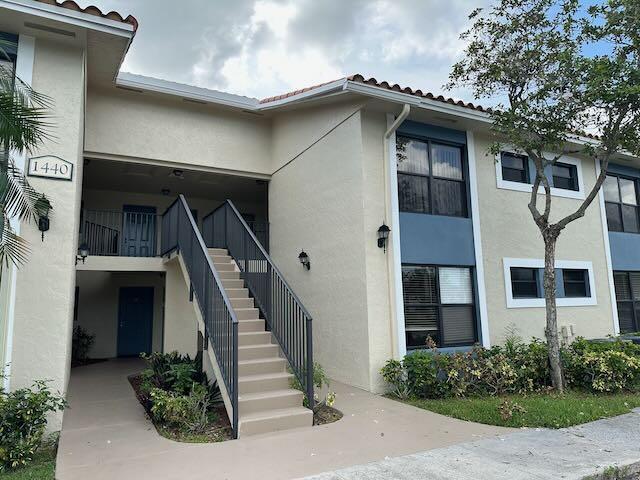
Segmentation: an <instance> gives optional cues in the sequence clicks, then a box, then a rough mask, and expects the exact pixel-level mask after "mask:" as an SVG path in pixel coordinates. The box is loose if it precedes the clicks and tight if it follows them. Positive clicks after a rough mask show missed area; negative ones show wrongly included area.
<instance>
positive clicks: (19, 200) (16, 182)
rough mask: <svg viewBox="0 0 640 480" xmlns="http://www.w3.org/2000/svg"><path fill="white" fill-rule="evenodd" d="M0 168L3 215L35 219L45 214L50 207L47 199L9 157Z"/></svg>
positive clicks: (0, 194)
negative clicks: (0, 173) (0, 172)
mask: <svg viewBox="0 0 640 480" xmlns="http://www.w3.org/2000/svg"><path fill="white" fill-rule="evenodd" d="M0 169H1V170H4V171H3V172H2V175H0V208H1V209H2V214H3V215H4V216H5V217H9V218H11V217H18V218H19V219H20V220H34V221H37V220H38V217H40V216H42V215H46V214H47V212H48V211H49V210H50V209H51V208H52V207H51V203H50V202H49V199H48V198H47V197H46V196H45V195H44V194H41V193H39V192H38V191H36V190H35V189H34V188H33V187H32V186H31V185H30V184H29V181H28V180H27V177H26V176H25V175H24V173H22V170H20V169H19V168H18V167H17V166H16V165H15V163H14V162H13V161H12V160H11V159H8V162H7V163H6V164H5V165H4V166H2V167H0ZM2 183H4V185H3V184H2Z"/></svg>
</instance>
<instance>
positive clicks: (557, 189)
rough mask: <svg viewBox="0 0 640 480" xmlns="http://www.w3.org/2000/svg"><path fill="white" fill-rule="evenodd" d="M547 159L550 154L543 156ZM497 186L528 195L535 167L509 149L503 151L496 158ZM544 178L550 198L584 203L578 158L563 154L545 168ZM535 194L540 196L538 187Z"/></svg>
mask: <svg viewBox="0 0 640 480" xmlns="http://www.w3.org/2000/svg"><path fill="white" fill-rule="evenodd" d="M545 155H546V156H547V157H548V158H550V159H551V158H553V157H552V155H551V154H547V153H545ZM495 163H496V180H497V182H496V183H497V187H498V188H502V189H505V190H515V191H518V192H527V193H530V192H531V188H532V186H533V179H534V178H535V172H536V170H535V166H534V165H533V162H532V161H531V160H529V158H528V157H527V156H526V155H523V154H522V153H516V151H515V149H513V148H504V149H503V150H502V151H501V152H500V153H499V154H498V155H496V162H495ZM546 173H547V178H548V179H549V183H550V185H551V195H554V196H556V197H565V198H575V199H577V200H584V198H585V193H584V180H583V175H582V162H581V161H580V159H579V158H574V157H570V156H568V155H563V156H562V157H561V158H560V159H559V160H558V161H557V162H556V164H555V165H550V166H548V167H547V169H546ZM538 193H544V187H543V186H542V185H540V188H539V190H538Z"/></svg>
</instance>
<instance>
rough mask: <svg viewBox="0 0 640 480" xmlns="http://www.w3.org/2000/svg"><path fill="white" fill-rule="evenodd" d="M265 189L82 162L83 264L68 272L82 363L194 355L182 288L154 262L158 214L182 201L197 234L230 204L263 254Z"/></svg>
mask: <svg viewBox="0 0 640 480" xmlns="http://www.w3.org/2000/svg"><path fill="white" fill-rule="evenodd" d="M267 189H268V183H267V182H266V181H265V180H264V179H259V178H250V177H245V176H239V175H222V174H218V173H211V172H203V171H196V170H182V169H176V168H172V167H168V166H159V165H152V164H147V163H134V162H124V161H112V160H102V159H87V160H86V161H85V168H84V178H83V188H82V209H81V214H80V219H79V220H80V222H79V223H80V229H79V242H78V243H79V245H80V246H81V248H80V250H81V252H82V253H83V254H86V255H87V256H86V258H82V257H81V256H80V257H79V260H78V264H77V267H76V298H75V309H74V310H75V314H74V328H76V329H77V327H80V329H81V332H83V333H86V334H87V335H89V336H91V337H93V339H94V340H93V345H92V346H91V349H90V350H89V352H88V357H89V358H90V359H104V358H117V357H136V356H139V355H140V353H150V352H154V351H160V352H162V351H165V352H167V351H173V350H178V351H179V352H181V353H186V354H190V355H194V354H195V353H196V351H197V345H198V344H197V322H196V320H195V319H194V312H193V307H192V305H191V303H190V292H189V286H188V284H187V283H185V279H184V278H183V276H182V274H181V272H179V270H178V269H177V267H176V266H175V265H167V264H165V262H164V261H163V259H162V258H161V256H160V255H161V253H162V252H161V249H160V243H161V238H162V231H161V224H162V222H161V218H162V215H163V213H164V212H165V211H166V209H167V207H169V206H170V205H171V203H172V202H173V201H174V200H175V198H176V197H177V196H178V195H179V194H182V195H184V196H185V197H186V198H188V200H189V206H190V208H191V214H192V216H193V218H194V220H195V221H196V224H197V226H198V228H201V226H202V221H203V219H204V217H205V216H206V215H207V214H209V213H210V212H211V211H213V210H214V209H215V208H217V207H218V206H219V205H221V204H222V203H223V202H224V201H225V200H226V199H231V200H232V201H233V202H234V204H236V205H237V206H238V208H239V209H240V211H241V213H242V215H243V216H244V218H245V220H246V221H247V223H248V224H249V225H251V228H252V229H253V230H254V232H256V235H257V236H259V237H260V240H261V241H262V242H264V244H265V245H268V221H267V212H268V208H267V192H268V190H267ZM81 252H79V253H81ZM76 331H77V330H76Z"/></svg>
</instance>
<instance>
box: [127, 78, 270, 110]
mask: <svg viewBox="0 0 640 480" xmlns="http://www.w3.org/2000/svg"><path fill="white" fill-rule="evenodd" d="M116 86H120V87H127V88H133V89H136V90H142V91H148V92H154V93H162V94H165V95H173V96H178V97H182V98H186V99H189V100H195V101H198V102H205V103H215V104H219V105H226V106H228V107H235V108H242V109H244V110H251V111H255V110H257V107H258V105H259V102H258V99H257V98H250V97H243V96H242V95H234V94H232V93H226V92H220V91H218V90H210V89H208V88H201V87H195V86H193V85H185V84H182V83H176V82H170V81H168V80H161V79H159V78H152V77H147V76H144V75H136V74H133V73H127V72H121V73H120V74H118V77H117V78H116Z"/></svg>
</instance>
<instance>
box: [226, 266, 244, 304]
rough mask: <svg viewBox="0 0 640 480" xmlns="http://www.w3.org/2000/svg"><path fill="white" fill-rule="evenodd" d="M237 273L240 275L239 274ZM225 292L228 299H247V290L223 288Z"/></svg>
mask: <svg viewBox="0 0 640 480" xmlns="http://www.w3.org/2000/svg"><path fill="white" fill-rule="evenodd" d="M237 273H238V274H240V272H237ZM225 292H227V297H229V298H249V289H248V288H225Z"/></svg>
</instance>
